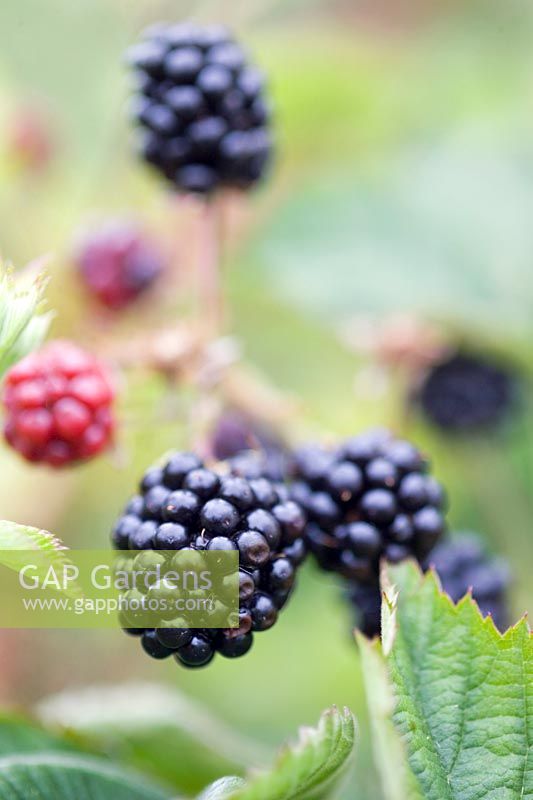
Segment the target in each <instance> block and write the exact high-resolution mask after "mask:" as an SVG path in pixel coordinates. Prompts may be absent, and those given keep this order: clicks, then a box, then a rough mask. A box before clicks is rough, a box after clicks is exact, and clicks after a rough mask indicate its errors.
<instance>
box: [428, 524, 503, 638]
mask: <svg viewBox="0 0 533 800" xmlns="http://www.w3.org/2000/svg"><path fill="white" fill-rule="evenodd" d="M430 567H433V568H434V569H435V571H436V572H437V574H438V576H439V578H440V581H441V584H442V588H443V589H444V591H445V592H446V594H448V595H449V596H450V597H451V599H452V600H453V601H454V602H455V603H456V602H457V601H458V600H460V599H461V598H462V597H464V595H465V594H466V593H467V592H468V591H469V589H471V590H472V597H473V598H474V600H475V601H476V603H477V604H478V606H479V610H480V611H481V613H482V614H483V616H484V617H486V616H487V615H488V614H491V615H492V619H493V620H494V624H495V625H496V627H497V628H498V629H499V630H500V631H504V630H505V629H506V628H507V627H508V625H509V609H508V606H507V590H508V588H509V583H510V573H509V567H508V565H507V564H506V563H505V562H504V561H503V560H502V559H499V558H494V557H491V556H490V555H488V554H487V551H486V549H485V547H484V546H483V543H482V541H481V540H480V539H479V538H478V537H477V536H475V535H473V534H459V535H458V536H457V537H456V538H454V539H451V540H449V541H444V542H442V543H441V544H439V545H438V546H437V547H436V548H435V549H434V550H433V552H432V553H431V555H430V556H429V557H428V558H427V560H426V562H425V564H424V568H425V569H429V568H430Z"/></svg>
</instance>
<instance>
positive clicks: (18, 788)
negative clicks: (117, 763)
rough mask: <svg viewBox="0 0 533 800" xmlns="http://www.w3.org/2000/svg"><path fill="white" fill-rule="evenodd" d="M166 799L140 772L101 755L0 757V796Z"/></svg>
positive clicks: (8, 798) (61, 799) (50, 799)
mask: <svg viewBox="0 0 533 800" xmlns="http://www.w3.org/2000/svg"><path fill="white" fill-rule="evenodd" d="M18 798H31V800H73V798H76V800H96V798H97V800H165V795H164V794H162V792H161V791H160V790H159V789H157V788H155V787H153V786H151V785H150V784H149V783H148V782H146V781H145V780H144V778H143V777H142V776H140V775H134V774H131V773H130V772H123V771H121V770H119V769H117V768H116V767H114V766H113V765H111V764H110V763H109V762H107V761H105V760H103V759H96V758H91V757H88V756H77V755H68V754H60V753H46V752H43V753H37V754H34V755H10V756H4V757H3V758H0V800H15V799H17V800H18Z"/></svg>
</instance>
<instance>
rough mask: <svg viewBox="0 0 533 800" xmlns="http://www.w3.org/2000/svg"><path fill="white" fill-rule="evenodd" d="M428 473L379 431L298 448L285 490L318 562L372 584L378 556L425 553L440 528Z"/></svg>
mask: <svg viewBox="0 0 533 800" xmlns="http://www.w3.org/2000/svg"><path fill="white" fill-rule="evenodd" d="M427 472H428V463H427V462H426V460H425V458H424V457H423V456H422V455H421V453H420V452H419V451H418V450H417V449H416V448H415V447H413V445H411V444H409V442H406V441H401V440H398V439H394V438H393V437H392V435H391V434H389V433H387V432H386V431H371V432H369V433H366V434H363V435H361V436H356V437H354V438H352V439H348V440H346V441H345V442H344V443H343V444H342V445H341V446H340V447H338V448H337V449H335V450H331V451H328V450H325V449H323V448H321V447H314V446H308V447H305V448H302V449H301V450H299V451H297V452H296V454H295V457H294V466H293V470H292V474H293V477H294V482H293V483H292V486H291V490H290V495H291V497H292V499H293V500H295V501H296V502H297V503H298V504H299V505H300V506H301V507H302V508H303V509H304V511H305V512H306V514H307V517H308V524H307V526H306V540H307V544H308V546H309V549H310V550H311V551H312V552H313V553H314V555H315V557H316V559H317V561H318V563H319V565H320V566H321V567H322V568H323V569H326V570H331V571H334V572H338V573H340V574H341V575H343V576H344V577H345V578H347V579H348V580H350V581H358V582H359V583H361V584H374V585H377V583H378V580H379V562H380V559H381V558H387V559H388V560H389V561H392V562H398V561H401V560H403V559H405V558H408V557H409V556H414V557H415V558H417V559H418V560H419V561H421V560H422V559H424V558H426V556H427V555H428V554H429V552H430V551H431V549H432V548H433V546H434V545H435V544H436V542H437V541H438V540H439V538H440V537H441V535H442V533H443V532H444V529H445V522H444V516H443V508H444V505H445V497H444V492H443V490H442V488H441V486H440V485H439V484H438V483H437V481H436V480H435V479H434V478H432V477H430V476H429V475H428V474H427Z"/></svg>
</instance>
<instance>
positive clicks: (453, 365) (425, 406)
mask: <svg viewBox="0 0 533 800" xmlns="http://www.w3.org/2000/svg"><path fill="white" fill-rule="evenodd" d="M517 394H518V377H517V375H516V374H515V373H514V372H513V370H512V369H510V368H509V367H507V366H505V365H502V364H500V363H498V362H496V361H493V360H492V359H490V358H488V357H485V356H479V355H473V354H469V353H463V352H456V353H454V354H453V355H452V356H449V357H447V358H446V359H445V360H443V361H441V362H440V363H438V364H435V365H433V366H432V367H431V368H430V370H429V371H428V372H427V373H426V374H425V375H424V377H423V378H422V380H421V383H420V386H419V387H418V389H417V390H416V392H415V403H416V404H417V405H418V406H419V407H420V408H421V409H422V411H423V413H424V414H425V415H426V417H427V418H428V419H429V420H430V421H431V422H432V423H433V424H434V425H436V426H437V427H438V428H441V429H442V430H446V431H450V432H463V433H464V432H477V431H483V430H491V429H494V428H496V427H498V426H499V425H500V423H502V422H503V421H504V420H505V418H506V417H507V416H508V415H509V413H510V412H512V409H513V406H514V404H515V401H516V397H517Z"/></svg>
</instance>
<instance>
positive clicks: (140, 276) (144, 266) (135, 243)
mask: <svg viewBox="0 0 533 800" xmlns="http://www.w3.org/2000/svg"><path fill="white" fill-rule="evenodd" d="M74 261H75V264H76V267H77V269H78V272H79V275H80V278H81V280H82V282H83V284H84V285H85V287H86V289H87V291H88V292H89V294H90V295H91V296H92V297H93V298H94V299H95V300H96V301H97V302H98V303H100V304H101V305H103V306H105V307H106V308H109V309H111V310H113V311H118V310H120V309H122V308H125V307H126V306H128V305H130V304H131V303H132V302H134V301H135V300H137V299H138V298H139V297H140V296H141V295H143V294H144V293H145V292H146V291H147V290H148V289H150V288H151V287H152V286H153V284H154V282H155V281H156V280H157V279H158V278H159V276H160V275H161V273H162V272H163V270H164V268H165V259H164V258H163V254H162V253H161V252H160V250H159V248H158V247H157V246H156V245H155V243H154V242H152V241H150V240H149V239H148V238H147V237H146V236H145V235H144V234H143V232H142V231H141V230H140V228H139V227H138V226H137V225H136V224H135V223H133V222H132V221H131V220H126V219H110V220H107V221H106V222H104V223H103V224H102V225H100V226H99V227H98V228H97V229H95V230H90V231H88V232H87V233H85V234H84V235H83V236H82V237H80V239H79V241H78V242H77V244H76V252H75V254H74Z"/></svg>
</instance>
